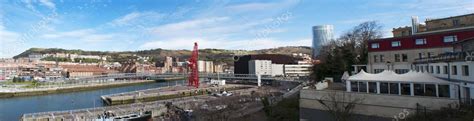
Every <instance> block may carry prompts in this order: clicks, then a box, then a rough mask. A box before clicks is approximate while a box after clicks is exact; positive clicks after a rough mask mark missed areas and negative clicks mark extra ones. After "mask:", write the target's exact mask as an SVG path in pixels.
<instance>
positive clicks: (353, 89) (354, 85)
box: [351, 81, 359, 92]
mask: <svg viewBox="0 0 474 121" xmlns="http://www.w3.org/2000/svg"><path fill="white" fill-rule="evenodd" d="M351 91H352V92H359V87H358V85H357V82H354V81H351Z"/></svg>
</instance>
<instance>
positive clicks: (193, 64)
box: [188, 42, 199, 88]
mask: <svg viewBox="0 0 474 121" xmlns="http://www.w3.org/2000/svg"><path fill="white" fill-rule="evenodd" d="M197 61H198V44H197V42H195V43H194V49H193V52H192V53H191V58H189V60H188V62H189V64H188V66H189V69H190V70H191V74H190V75H189V78H188V85H189V86H194V87H196V88H198V87H199V72H198V64H197Z"/></svg>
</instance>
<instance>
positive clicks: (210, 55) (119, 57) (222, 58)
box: [13, 46, 311, 63]
mask: <svg viewBox="0 0 474 121" xmlns="http://www.w3.org/2000/svg"><path fill="white" fill-rule="evenodd" d="M48 53H49V54H53V53H66V54H80V55H102V56H110V58H108V61H118V62H121V61H126V60H128V59H133V58H136V56H148V57H151V58H152V61H159V60H164V57H165V56H171V57H177V58H180V59H187V58H189V56H190V55H191V51H190V50H168V49H160V48H158V49H151V50H140V51H121V52H109V51H85V50H79V49H76V50H66V49H61V48H30V49H28V50H26V51H24V52H22V53H21V54H19V55H16V56H14V57H13V58H14V59H17V58H22V57H28V55H30V54H48ZM292 53H304V54H310V53H311V48H310V47H306V46H288V47H278V48H270V49H260V50H225V49H200V50H199V58H200V59H202V60H211V61H217V62H226V63H230V62H232V57H233V56H235V55H246V54H284V55H291V54H292ZM135 55H136V56H135Z"/></svg>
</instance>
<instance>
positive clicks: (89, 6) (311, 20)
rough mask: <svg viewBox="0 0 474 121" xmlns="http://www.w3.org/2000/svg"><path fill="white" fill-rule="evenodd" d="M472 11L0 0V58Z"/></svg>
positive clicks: (420, 0)
mask: <svg viewBox="0 0 474 121" xmlns="http://www.w3.org/2000/svg"><path fill="white" fill-rule="evenodd" d="M468 13H474V0H0V58H9V57H12V56H15V55H17V54H19V53H21V52H23V51H25V50H27V49H29V48H32V47H36V48H64V49H82V50H97V51H135V50H147V49H156V48H163V49H192V47H193V42H198V44H199V47H200V48H217V49H236V50H254V49H264V48H274V47H281V46H311V38H312V30H311V27H312V26H315V25H324V24H331V25H334V29H335V30H334V33H335V38H337V37H338V36H339V35H341V34H343V33H344V32H347V31H349V30H350V29H351V28H352V27H354V26H357V25H358V24H360V23H362V22H365V21H377V22H379V23H380V24H381V25H383V33H384V36H385V37H390V36H392V35H391V30H392V28H394V27H400V26H408V25H410V21H411V19H410V18H411V16H419V18H420V20H421V21H424V20H425V19H427V18H443V17H449V16H456V15H462V14H468Z"/></svg>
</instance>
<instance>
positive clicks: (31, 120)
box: [20, 96, 208, 121]
mask: <svg viewBox="0 0 474 121" xmlns="http://www.w3.org/2000/svg"><path fill="white" fill-rule="evenodd" d="M207 99H208V98H206V96H194V97H184V98H176V99H168V100H161V101H154V102H145V103H134V104H127V105H116V106H105V107H96V108H86V109H79V110H68V111H52V112H39V113H29V114H24V115H23V116H22V117H21V119H20V120H21V121H56V120H58V121H64V120H75V121H90V120H94V119H98V117H99V116H102V115H103V114H104V113H105V112H111V113H113V114H114V115H129V114H139V113H143V112H151V116H152V117H156V116H160V115H162V114H163V113H165V112H166V111H167V108H166V103H167V102H172V103H173V105H181V106H183V107H186V105H188V103H189V102H204V101H205V100H207Z"/></svg>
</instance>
